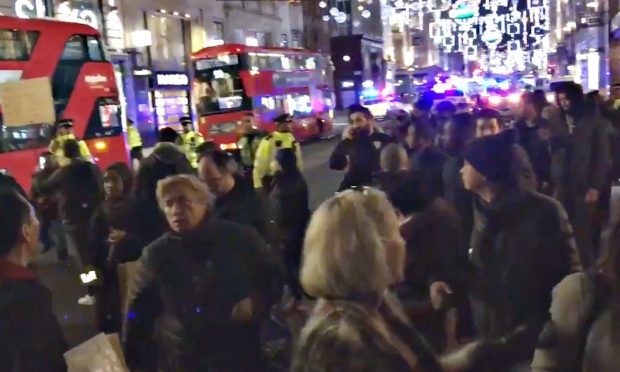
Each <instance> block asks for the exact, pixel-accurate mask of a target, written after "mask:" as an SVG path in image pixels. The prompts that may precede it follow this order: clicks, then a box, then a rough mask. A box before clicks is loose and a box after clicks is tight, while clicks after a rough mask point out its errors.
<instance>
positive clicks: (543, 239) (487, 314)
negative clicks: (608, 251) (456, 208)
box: [470, 191, 581, 371]
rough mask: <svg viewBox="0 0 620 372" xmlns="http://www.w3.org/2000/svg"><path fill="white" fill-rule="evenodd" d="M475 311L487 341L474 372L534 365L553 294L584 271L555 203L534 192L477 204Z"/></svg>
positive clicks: (514, 193)
mask: <svg viewBox="0 0 620 372" xmlns="http://www.w3.org/2000/svg"><path fill="white" fill-rule="evenodd" d="M470 261H471V263H472V265H473V268H474V275H473V280H472V285H471V290H472V304H473V306H474V308H473V310H474V314H476V315H477V317H476V321H475V322H476V326H477V329H478V332H480V334H481V335H482V336H483V337H484V338H485V340H486V341H487V343H486V345H485V347H484V348H483V351H482V352H481V354H480V355H479V356H478V358H477V360H478V362H479V365H478V366H477V368H474V369H473V370H475V371H487V370H489V371H497V370H500V369H501V368H500V369H498V368H499V367H498V365H497V364H494V363H501V366H502V368H504V367H505V368H504V369H507V368H508V366H514V365H515V364H516V363H518V362H523V361H527V360H530V358H531V357H532V353H533V351H534V348H535V346H536V343H537V340H538V335H539V334H540V331H541V330H542V327H543V325H544V324H545V322H546V320H547V318H548V311H549V305H550V303H551V290H552V289H553V287H554V286H555V285H556V284H557V283H559V282H560V280H562V278H564V277H565V276H566V275H568V274H570V273H571V272H574V271H578V270H580V269H581V265H580V262H579V258H578V255H577V251H576V248H575V242H574V238H573V236H572V229H571V226H570V223H569V222H568V217H567V215H566V213H565V211H564V209H563V208H562V207H561V206H560V205H559V203H557V202H556V201H554V200H552V199H550V198H547V197H545V196H543V195H541V194H538V193H535V192H529V191H524V192H520V191H512V192H506V193H505V194H503V196H500V197H498V198H497V199H496V201H495V202H494V203H492V204H491V205H484V204H483V202H481V201H480V200H479V199H476V203H475V225H474V231H473V233H472V237H471V255H470Z"/></svg>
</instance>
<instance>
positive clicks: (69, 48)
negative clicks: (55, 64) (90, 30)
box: [61, 35, 87, 61]
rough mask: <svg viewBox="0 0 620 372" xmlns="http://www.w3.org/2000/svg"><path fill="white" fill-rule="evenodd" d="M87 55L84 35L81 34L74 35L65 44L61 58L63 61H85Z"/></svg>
mask: <svg viewBox="0 0 620 372" xmlns="http://www.w3.org/2000/svg"><path fill="white" fill-rule="evenodd" d="M86 56H87V55H86V49H85V48H84V37H83V36H81V35H73V36H71V37H70V38H69V40H68V41H67V43H66V44H65V49H64V50H63V52H62V57H61V59H62V60H63V61H83V60H85V59H86Z"/></svg>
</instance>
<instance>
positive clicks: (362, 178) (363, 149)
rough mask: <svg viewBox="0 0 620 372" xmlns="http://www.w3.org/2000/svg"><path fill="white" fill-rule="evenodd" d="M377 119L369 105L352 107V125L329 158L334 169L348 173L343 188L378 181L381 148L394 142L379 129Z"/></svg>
mask: <svg viewBox="0 0 620 372" xmlns="http://www.w3.org/2000/svg"><path fill="white" fill-rule="evenodd" d="M374 120H375V119H374V118H373V116H372V114H371V113H370V110H368V108H366V107H364V106H361V105H352V106H350V107H349V127H348V128H347V129H346V130H345V131H344V133H343V135H342V141H340V143H339V144H338V145H337V146H336V148H335V149H334V151H333V152H332V154H331V157H330V158H329V167H330V168H331V169H333V170H338V171H345V172H346V173H345V176H344V179H343V180H342V182H341V183H340V188H339V189H338V190H339V191H342V190H346V189H348V188H351V187H355V186H369V185H371V184H372V183H373V181H374V177H373V176H374V174H375V173H376V172H379V171H381V161H380V154H381V150H382V149H383V147H385V146H386V145H387V144H389V143H391V142H394V141H393V139H392V138H391V137H390V136H389V135H387V134H385V133H381V132H379V131H378V130H377V128H375V125H374Z"/></svg>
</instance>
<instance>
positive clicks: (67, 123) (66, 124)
mask: <svg viewBox="0 0 620 372" xmlns="http://www.w3.org/2000/svg"><path fill="white" fill-rule="evenodd" d="M57 124H58V126H59V127H62V128H72V127H73V119H62V120H59V121H58V122H57Z"/></svg>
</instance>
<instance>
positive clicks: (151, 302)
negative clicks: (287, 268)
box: [126, 216, 265, 372]
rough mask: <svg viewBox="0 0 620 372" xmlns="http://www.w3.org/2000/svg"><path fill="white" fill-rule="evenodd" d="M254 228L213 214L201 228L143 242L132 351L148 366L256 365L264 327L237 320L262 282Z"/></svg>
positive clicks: (132, 311)
mask: <svg viewBox="0 0 620 372" xmlns="http://www.w3.org/2000/svg"><path fill="white" fill-rule="evenodd" d="M264 246H265V243H264V241H263V240H262V239H261V237H260V236H259V235H258V233H256V231H255V230H254V229H251V228H248V227H246V226H242V225H239V224H237V223H234V222H228V221H222V220H219V219H217V218H215V217H213V216H211V217H207V218H206V219H205V220H204V221H203V222H202V223H201V224H200V225H199V226H198V227H197V228H196V230H194V231H192V232H190V233H187V234H184V235H178V234H174V233H166V234H164V235H163V236H162V237H161V238H159V239H157V240H156V241H154V242H153V243H152V244H150V245H149V246H148V247H147V248H145V250H144V252H143V254H142V257H141V258H140V260H139V261H138V269H137V273H136V277H135V280H134V282H133V283H132V285H131V286H130V289H129V296H128V297H129V303H130V304H131V305H130V308H129V316H128V320H127V332H126V356H127V360H128V363H129V365H130V367H132V368H135V369H140V370H145V371H155V370H159V371H167V372H172V371H207V370H213V371H255V370H256V366H257V363H258V358H259V334H258V327H257V326H256V324H254V323H237V322H233V321H232V320H231V314H232V310H233V307H234V306H235V305H236V304H237V303H239V302H240V301H241V300H244V299H246V298H248V297H251V298H252V303H253V307H254V311H255V313H256V312H257V308H258V307H259V302H260V301H259V299H258V297H257V296H256V293H258V292H259V291H260V290H261V288H260V287H261V283H260V279H259V276H260V272H261V270H263V269H262V264H261V262H260V261H261V260H260V258H259V252H261V251H263V250H264Z"/></svg>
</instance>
